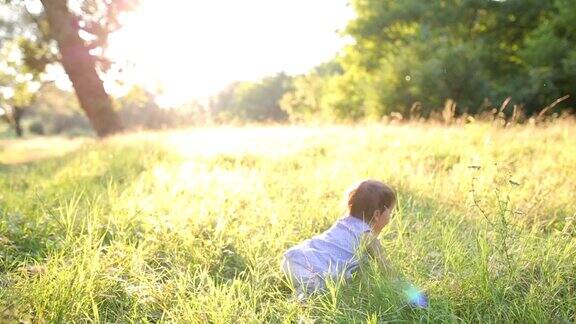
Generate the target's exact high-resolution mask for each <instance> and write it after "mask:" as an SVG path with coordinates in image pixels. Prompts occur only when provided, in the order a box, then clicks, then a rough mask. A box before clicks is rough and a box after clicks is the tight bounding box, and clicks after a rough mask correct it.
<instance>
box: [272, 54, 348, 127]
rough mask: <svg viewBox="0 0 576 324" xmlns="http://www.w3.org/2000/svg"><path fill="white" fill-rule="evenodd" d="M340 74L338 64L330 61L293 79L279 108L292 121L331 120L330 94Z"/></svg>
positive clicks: (332, 114) (332, 113)
mask: <svg viewBox="0 0 576 324" xmlns="http://www.w3.org/2000/svg"><path fill="white" fill-rule="evenodd" d="M341 74H342V68H341V66H340V64H339V63H338V62H337V61H336V60H332V61H330V62H327V63H324V64H321V65H319V66H317V67H316V68H314V69H313V70H312V71H310V72H309V73H307V74H304V75H299V76H297V77H295V78H293V80H292V89H291V90H290V91H288V92H286V93H285V94H284V96H282V99H281V100H280V107H281V108H282V110H284V111H286V113H287V114H288V116H289V117H290V120H292V121H307V120H313V119H318V118H322V119H333V117H334V110H333V109H332V106H331V104H330V99H331V98H332V96H331V93H333V92H334V91H333V90H334V80H335V78H334V77H335V76H339V75H341Z"/></svg>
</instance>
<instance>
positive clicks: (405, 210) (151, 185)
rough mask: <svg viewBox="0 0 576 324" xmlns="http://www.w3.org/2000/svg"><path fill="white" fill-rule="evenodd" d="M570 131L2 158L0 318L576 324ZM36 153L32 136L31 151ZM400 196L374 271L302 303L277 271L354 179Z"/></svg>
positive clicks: (447, 130)
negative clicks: (384, 260)
mask: <svg viewBox="0 0 576 324" xmlns="http://www.w3.org/2000/svg"><path fill="white" fill-rule="evenodd" d="M575 133H576V125H574V124H572V123H568V122H557V123H555V124H552V125H548V126H542V127H534V126H515V127H512V128H507V129H502V128H495V127H492V126H490V125H487V124H471V125H466V126H463V127H441V126H431V125H403V126H383V125H367V126H357V127H345V126H338V127H337V126H334V127H322V128H304V127H251V128H215V129H197V130H186V131H167V132H158V133H138V134H128V135H123V136H118V137H114V138H109V139H107V140H104V141H101V142H96V141H94V140H92V139H89V138H84V139H76V140H65V139H46V140H45V141H46V142H45V145H44V146H48V147H49V148H50V150H42V151H41V153H38V154H35V153H29V152H28V151H26V152H28V153H26V152H24V153H23V151H22V150H21V149H19V147H22V146H26V145H29V147H40V148H41V147H42V145H39V143H40V144H41V143H42V142H41V141H42V140H39V139H34V140H33V141H35V142H34V143H30V142H29V141H28V140H23V141H21V142H14V141H11V142H4V143H3V144H2V145H0V161H1V163H2V164H0V321H8V322H10V321H33V322H44V321H46V322H85V321H96V322H143V321H144V322H145V321H150V322H157V321H161V322H172V321H176V322H216V323H228V322H239V321H240V322H261V321H270V322H277V321H285V322H295V321H298V320H304V321H311V322H312V321H317V322H352V321H356V322H370V323H375V322H380V321H450V322H459V321H463V322H483V321H492V322H504V321H505V322H574V321H575V320H576V317H575V316H576V229H575V227H574V225H575V222H576V215H575V213H576V199H575V198H576V197H575V196H574V192H575V179H576V168H575V167H574V166H575V165H576V142H575V141H574V134H575ZM39 141H40V142H39ZM364 178H376V179H381V180H383V181H385V182H387V183H389V184H390V185H392V186H393V187H394V188H396V189H397V191H398V194H399V205H398V209H397V211H396V214H395V216H394V218H393V221H392V223H391V225H390V226H389V227H387V228H386V229H385V230H384V231H383V233H382V235H381V239H382V242H383V245H384V246H385V248H386V251H387V253H388V255H389V258H390V259H391V261H392V262H393V263H394V266H395V267H397V268H398V269H399V270H401V271H402V272H403V273H404V275H405V276H406V277H408V278H410V280H411V281H412V282H414V283H415V284H416V285H417V286H419V287H421V288H423V289H425V290H426V291H427V293H428V295H429V297H430V303H431V306H430V307H429V308H428V309H426V310H415V309H410V308H409V307H407V306H406V303H405V302H404V301H403V299H402V298H400V297H398V293H397V292H396V291H395V290H394V289H393V288H392V286H391V285H390V284H389V281H388V280H387V278H384V277H383V276H382V275H381V274H379V273H378V271H377V270H376V269H374V267H373V265H371V264H367V265H366V266H365V267H363V268H362V269H361V271H359V272H358V273H357V275H356V276H355V277H354V278H353V279H352V281H351V282H349V283H348V284H346V285H342V284H335V285H332V286H331V287H330V289H329V291H328V292H326V293H324V294H322V295H319V296H316V297H314V298H313V299H311V300H310V301H309V302H308V303H307V304H304V305H302V304H299V303H298V302H297V301H295V300H294V299H292V298H291V290H290V288H289V287H288V285H287V284H286V282H285V280H284V278H283V277H282V274H281V272H280V269H279V261H280V257H281V255H282V253H283V251H284V250H285V249H287V248H288V247H289V246H291V245H293V244H295V243H297V242H299V241H301V240H303V239H305V238H308V237H310V236H312V235H314V234H317V233H319V232H321V231H323V230H324V229H326V228H327V227H328V226H330V224H331V223H332V222H333V221H334V220H335V219H337V218H338V217H340V216H341V215H342V213H343V212H344V204H343V201H342V197H343V196H342V194H343V192H344V191H345V190H346V188H347V187H348V186H349V185H350V184H352V183H353V182H355V181H357V180H360V179H364Z"/></svg>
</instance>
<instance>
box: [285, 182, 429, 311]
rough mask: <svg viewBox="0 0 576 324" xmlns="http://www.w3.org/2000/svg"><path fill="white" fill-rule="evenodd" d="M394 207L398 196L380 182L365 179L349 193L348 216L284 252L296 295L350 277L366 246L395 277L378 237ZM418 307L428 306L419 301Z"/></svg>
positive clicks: (388, 220)
mask: <svg viewBox="0 0 576 324" xmlns="http://www.w3.org/2000/svg"><path fill="white" fill-rule="evenodd" d="M395 205H396V194H395V193H394V191H393V190H392V189H391V188H390V187H388V186H387V185H385V184H384V183H382V182H380V181H376V180H366V181H362V182H361V183H360V184H359V185H358V186H356V187H354V188H353V189H352V190H351V191H350V192H349V194H348V215H347V216H345V217H343V218H341V219H339V220H338V221H336V223H335V224H334V225H332V227H330V228H329V229H328V230H326V231H325V232H324V233H322V234H320V235H317V236H314V237H312V238H311V239H308V240H305V241H303V242H301V243H300V244H298V245H296V246H293V247H291V248H290V249H288V251H286V252H285V253H284V258H283V260H282V271H283V272H284V274H285V275H286V276H287V277H288V279H290V281H291V282H292V283H293V285H294V287H295V288H296V293H297V295H298V296H299V297H300V298H302V297H303V296H306V295H308V294H310V293H313V292H316V291H319V290H323V289H324V288H325V280H326V279H327V278H332V279H337V278H340V277H342V276H343V277H344V278H345V279H348V278H350V277H351V276H352V273H353V271H354V270H355V269H356V268H357V267H358V266H359V262H360V259H361V255H362V253H361V252H362V249H361V248H363V247H366V250H367V252H368V253H370V254H371V255H372V256H373V257H374V258H375V259H377V261H378V263H379V265H380V266H381V268H382V269H383V270H384V271H387V272H389V274H390V275H392V273H391V272H392V271H391V269H390V267H389V263H388V262H387V260H386V258H385V255H384V253H383V250H382V246H381V245H380V241H379V240H378V234H380V232H381V231H382V228H384V226H386V225H387V224H388V222H390V215H391V213H392V210H393V209H394V207H395ZM411 302H412V301H411ZM422 302H424V301H422ZM426 304H427V301H426ZM416 306H419V307H425V306H426V305H420V304H419V303H418V301H417V302H416Z"/></svg>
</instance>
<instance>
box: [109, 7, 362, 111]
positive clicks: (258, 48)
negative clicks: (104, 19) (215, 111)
mask: <svg viewBox="0 0 576 324" xmlns="http://www.w3.org/2000/svg"><path fill="white" fill-rule="evenodd" d="M352 16H353V11H352V9H351V8H350V7H349V6H347V4H346V0H315V1H306V0H292V1H280V0H246V1H230V0H228V1H226V0H214V1H176V0H165V1H159V0H144V1H143V3H142V5H141V7H140V8H139V9H138V10H137V11H135V12H133V13H130V14H127V15H125V17H124V19H123V23H124V28H123V29H121V30H120V31H119V32H117V33H115V34H114V35H112V37H111V40H110V46H109V49H108V54H109V55H110V56H111V57H112V58H113V59H114V60H116V61H118V62H121V63H125V64H126V65H127V68H126V69H124V72H123V73H124V75H125V77H126V79H128V80H131V81H132V82H134V83H137V84H140V85H142V86H144V87H146V88H147V89H149V90H151V91H154V92H156V93H160V94H161V96H160V98H159V99H160V101H163V102H164V103H165V104H166V105H174V104H178V103H182V102H184V101H187V100H190V99H192V98H198V99H200V98H206V97H208V96H210V95H213V94H215V93H216V92H217V91H219V90H221V89H222V88H223V87H225V86H226V85H227V84H229V83H230V82H233V81H237V80H256V79H258V78H261V77H264V76H266V75H271V74H274V73H277V72H281V71H285V72H287V73H303V72H306V71H307V70H308V69H310V68H312V67H314V66H315V65H317V64H319V63H322V62H324V61H327V60H329V59H331V58H332V57H333V56H334V55H335V54H336V53H337V52H338V50H339V49H340V48H341V47H342V46H343V45H344V44H345V43H346V42H347V41H349V40H347V39H346V38H342V37H340V36H339V35H338V34H337V32H336V31H337V30H338V29H342V28H344V27H345V25H346V22H347V21H348V20H349V19H350V18H351V17H352Z"/></svg>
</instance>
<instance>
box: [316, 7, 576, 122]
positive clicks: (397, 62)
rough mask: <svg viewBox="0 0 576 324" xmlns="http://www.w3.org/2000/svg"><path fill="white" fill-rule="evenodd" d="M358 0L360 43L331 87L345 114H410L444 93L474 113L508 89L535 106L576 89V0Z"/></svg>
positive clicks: (517, 100) (355, 26)
mask: <svg viewBox="0 0 576 324" xmlns="http://www.w3.org/2000/svg"><path fill="white" fill-rule="evenodd" d="M353 4H354V7H355V9H356V12H357V18H356V19H354V20H353V21H351V22H350V23H349V25H348V28H347V33H348V34H349V35H351V36H352V37H354V39H355V43H354V44H353V45H351V46H349V47H348V48H346V49H345V51H344V54H343V56H342V57H341V58H340V62H341V64H342V67H343V69H344V75H342V76H336V77H335V78H334V79H335V81H334V83H335V84H336V85H337V86H336V87H335V88H333V89H331V90H332V91H331V92H332V94H331V96H332V97H333V98H334V100H331V101H330V106H331V107H332V109H333V112H334V114H335V115H337V116H339V117H344V118H349V119H357V118H362V117H367V118H379V117H381V116H383V115H387V114H390V113H391V112H399V113H401V114H403V115H404V116H410V115H411V113H413V112H414V110H415V109H417V110H419V111H420V113H421V114H422V115H423V116H424V117H426V116H429V115H430V114H431V112H433V111H438V110H441V109H442V107H443V106H444V102H446V100H448V99H451V100H453V101H455V102H456V105H457V108H456V113H457V114H463V113H469V114H477V113H480V112H481V111H482V109H486V108H487V107H488V108H490V109H492V107H493V106H496V107H498V106H499V105H500V103H501V102H502V101H503V100H504V99H505V98H506V97H509V96H511V97H512V98H513V101H512V103H514V104H521V105H524V107H525V109H526V110H527V112H528V113H534V112H536V111H538V110H540V109H542V108H544V107H545V106H547V105H549V104H551V103H552V102H553V101H554V100H555V99H557V98H559V97H562V96H564V95H566V94H572V93H573V89H574V88H575V84H574V82H575V81H574V80H575V79H574V78H573V77H572V76H573V73H571V71H572V70H573V69H574V64H573V62H574V60H573V58H574V57H575V56H576V54H574V51H575V50H576V47H575V45H574V44H576V41H575V39H574V37H575V36H574V35H575V32H574V28H575V27H574V24H573V21H574V17H573V16H574V12H575V10H574V2H573V1H569V0H555V1H535V0H531V1H524V0H507V1H487V0H471V1H459V0H452V1H448V0H433V1H419V0H407V1H401V2H398V1H393V0H386V1H380V0H357V1H354V2H353ZM313 75H314V72H312V73H311V77H312V76H313ZM324 82H326V81H324ZM333 92H336V93H335V94H334V93H333ZM572 97H574V96H572ZM316 101H317V102H319V101H322V100H316ZM575 102H576V101H574V98H572V99H570V100H567V101H565V102H563V103H562V104H561V105H559V106H558V107H574V103H575Z"/></svg>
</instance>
